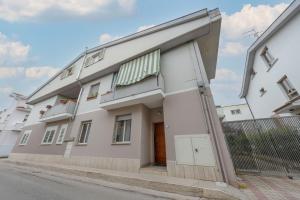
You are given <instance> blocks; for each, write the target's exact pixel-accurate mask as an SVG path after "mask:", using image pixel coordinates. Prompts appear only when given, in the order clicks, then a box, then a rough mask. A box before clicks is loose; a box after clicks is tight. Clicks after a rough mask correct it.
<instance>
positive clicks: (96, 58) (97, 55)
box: [84, 49, 105, 67]
mask: <svg viewBox="0 0 300 200" xmlns="http://www.w3.org/2000/svg"><path fill="white" fill-rule="evenodd" d="M104 51H105V50H104V49H101V50H100V51H98V52H96V53H94V54H93V55H91V56H87V58H86V60H85V62H84V65H85V67H88V66H90V65H92V64H95V63H96V62H99V61H100V60H102V59H103V57H104Z"/></svg>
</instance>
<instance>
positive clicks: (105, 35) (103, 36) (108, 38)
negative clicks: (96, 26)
mask: <svg viewBox="0 0 300 200" xmlns="http://www.w3.org/2000/svg"><path fill="white" fill-rule="evenodd" d="M119 38H121V36H113V35H110V34H108V33H103V34H101V35H100V36H99V41H100V43H101V44H104V43H107V42H110V41H113V40H116V39H119Z"/></svg>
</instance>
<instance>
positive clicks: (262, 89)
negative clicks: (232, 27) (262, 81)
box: [259, 87, 267, 97]
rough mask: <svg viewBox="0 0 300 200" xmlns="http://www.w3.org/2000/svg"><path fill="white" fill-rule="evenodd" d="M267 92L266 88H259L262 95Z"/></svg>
mask: <svg viewBox="0 0 300 200" xmlns="http://www.w3.org/2000/svg"><path fill="white" fill-rule="evenodd" d="M266 92H267V90H265V88H263V87H262V88H260V90H259V93H260V96H261V97H262V96H264V94H265V93H266Z"/></svg>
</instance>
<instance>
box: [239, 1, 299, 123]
mask: <svg viewBox="0 0 300 200" xmlns="http://www.w3.org/2000/svg"><path fill="white" fill-rule="evenodd" d="M299 11H300V1H299V0H296V1H293V2H292V3H291V5H290V6H289V7H288V8H287V9H286V10H285V11H284V12H283V13H282V14H281V15H280V16H279V17H278V18H277V19H276V20H275V21H274V22H273V23H272V24H271V25H270V27H269V28H268V29H267V30H266V31H265V32H264V33H263V34H262V35H261V36H260V37H259V38H258V39H257V40H256V41H255V42H254V43H253V44H252V46H251V47H250V48H249V49H248V53H247V60H246V67H245V72H244V80H243V86H242V90H241V94H240V97H241V98H245V99H246V101H247V102H248V104H249V106H250V109H251V110H252V112H253V115H254V117H255V118H265V117H271V116H276V115H299V114H300V97H299V92H300V80H299V74H300V67H299V63H300V56H299V52H300V45H299V44H300V37H299V36H300V12H299Z"/></svg>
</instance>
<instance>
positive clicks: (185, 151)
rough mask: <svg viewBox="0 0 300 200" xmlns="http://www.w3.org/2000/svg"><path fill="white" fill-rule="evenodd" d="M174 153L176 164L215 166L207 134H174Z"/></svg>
mask: <svg viewBox="0 0 300 200" xmlns="http://www.w3.org/2000/svg"><path fill="white" fill-rule="evenodd" d="M175 153H176V163H177V164H184V165H201V166H209V167H213V166H216V161H215V156H214V153H213V148H212V144H211V141H210V138H209V135H208V134H195V135H176V136H175Z"/></svg>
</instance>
